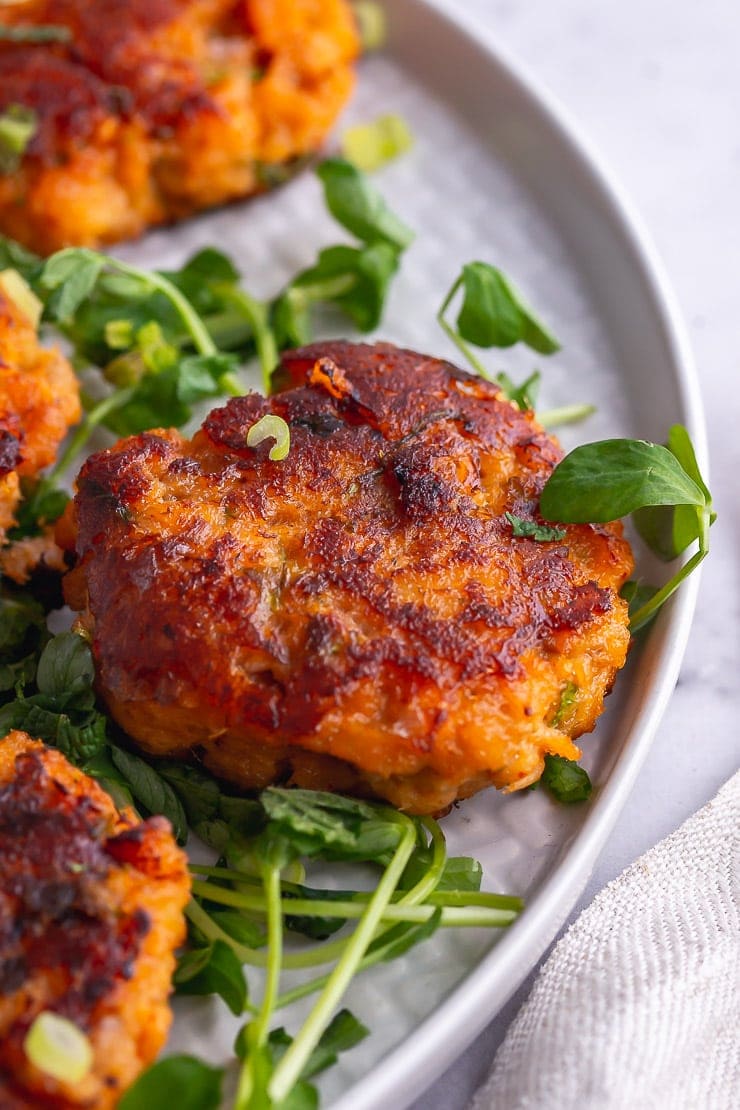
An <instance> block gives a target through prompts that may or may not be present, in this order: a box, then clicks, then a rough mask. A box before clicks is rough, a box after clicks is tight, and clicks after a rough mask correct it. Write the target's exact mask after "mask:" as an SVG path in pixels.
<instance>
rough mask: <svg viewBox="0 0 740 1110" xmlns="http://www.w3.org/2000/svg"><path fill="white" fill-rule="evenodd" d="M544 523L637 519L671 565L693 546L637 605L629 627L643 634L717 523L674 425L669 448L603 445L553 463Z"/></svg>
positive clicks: (685, 437)
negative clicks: (660, 585) (688, 556)
mask: <svg viewBox="0 0 740 1110" xmlns="http://www.w3.org/2000/svg"><path fill="white" fill-rule="evenodd" d="M540 511H541V513H542V515H543V517H544V518H545V519H546V520H550V521H555V522H557V523H559V524H576V523H582V524H585V523H594V524H596V523H605V522H608V521H611V520H619V519H620V518H622V517H626V516H629V515H630V514H635V517H636V523H637V525H638V528H639V530H640V532H641V534H642V535H643V537H644V538H645V539H646V541H647V542H648V544H649V546H650V547H651V549H652V550H653V551H655V553H656V554H657V555H659V556H660V557H661V558H663V559H672V558H675V557H676V556H678V555H680V554H682V553H683V552H684V551H686V550H687V549H688V548H689V547H691V546H692V544H694V543H696V550H695V551H694V554H693V555H692V556H691V557H690V558H689V559H687V561H686V562H685V563H684V564H683V566H681V567H680V568H679V569H678V570H677V571H676V573H675V574H674V575H673V576H672V577H671V578H670V579H669V580H668V582H666V583H665V585H664V586H662V587H661V588H660V589H658V590H656V591H655V592H654V593H653V594H652V595H651V596H649V597H645V596H644V595H643V597H642V598H641V601H640V603H639V604H638V606H637V608H635V609H633V612H632V614H631V617H630V628H631V629H632V631H633V632H638V631H639V630H640V629H642V628H644V627H645V625H647V624H648V623H649V622H650V621H651V620H652V619H653V617H654V616H655V615H656V613H657V612H658V610H659V609H660V607H661V606H662V605H664V604H665V602H666V601H667V600H668V599H669V598H670V597H671V596H672V595H673V594H674V593H675V591H676V590H677V589H678V587H679V586H680V585H681V583H682V582H683V581H685V579H686V578H688V576H689V575H690V574H691V573H692V571H694V570H695V569H696V568H697V567H698V566H699V564H700V563H701V562H702V561H703V559H704V558H705V557H706V555H707V554H708V552H709V529H710V527H711V525H712V524H713V523H714V520H715V519H716V514H715V512H714V510H713V508H712V497H711V494H710V492H709V490H708V488H707V485H706V483H705V482H704V479H703V478H702V476H701V473H700V471H699V467H698V464H697V461H696V455H695V452H694V448H693V445H692V443H691V439H690V437H689V434H688V432H687V431H686V429H685V428H684V427H683V426H682V425H680V424H675V425H674V426H673V427H672V428H671V430H670V432H669V435H668V444H667V446H665V447H664V446H663V445H662V444H659V443H649V442H647V441H645V440H634V439H608V440H601V441H599V442H598V443H588V444H585V445H584V446H582V447H576V449H575V450H574V451H571V453H570V454H569V455H566V457H565V458H564V459H563V460H562V462H560V463H559V464H558V466H557V467H556V468H555V470H554V471H553V473H552V474H551V475H550V478H549V479H548V481H547V483H546V485H545V487H544V489H543V491H542V494H541V497H540Z"/></svg>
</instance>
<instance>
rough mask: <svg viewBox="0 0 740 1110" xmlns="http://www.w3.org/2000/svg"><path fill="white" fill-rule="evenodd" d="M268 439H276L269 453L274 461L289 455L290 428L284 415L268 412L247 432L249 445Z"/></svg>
mask: <svg viewBox="0 0 740 1110" xmlns="http://www.w3.org/2000/svg"><path fill="white" fill-rule="evenodd" d="M266 439H274V440H275V443H274V445H273V446H272V447H271V448H270V454H269V455H268V458H269V459H271V460H272V462H280V461H281V460H282V459H284V458H285V457H286V456H287V454H288V451H290V428H289V427H288V425H287V424H286V423H285V421H284V420H283V418H282V416H274V415H273V414H272V413H268V414H267V415H266V416H263V417H262V419H261V420H258V421H257V423H256V424H253V425H252V427H251V428H250V429H249V431H248V432H247V447H257V446H258V445H259V444H260V443H262V442H263V441H264V440H266Z"/></svg>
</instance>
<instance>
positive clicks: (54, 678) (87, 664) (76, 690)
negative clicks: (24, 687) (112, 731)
mask: <svg viewBox="0 0 740 1110" xmlns="http://www.w3.org/2000/svg"><path fill="white" fill-rule="evenodd" d="M94 678H95V665H94V663H93V658H92V652H91V651H90V645H89V644H88V643H87V641H86V640H83V638H82V636H78V635H77V633H76V632H61V633H60V634H59V635H58V636H55V637H54V638H53V639H52V640H50V641H49V643H48V644H47V645H46V647H45V648H44V650H43V652H42V653H41V658H40V659H39V666H38V671H37V674H36V683H37V685H38V688H39V693H41V694H44V695H46V696H47V697H49V698H53V699H55V701H57V702H58V703H59V704H60V705H63V706H64V707H65V708H68V707H69V706H71V705H76V706H78V707H79V706H80V705H82V706H83V707H84V708H90V707H91V706H92V704H93V702H94V695H93V693H92V684H93V680H94Z"/></svg>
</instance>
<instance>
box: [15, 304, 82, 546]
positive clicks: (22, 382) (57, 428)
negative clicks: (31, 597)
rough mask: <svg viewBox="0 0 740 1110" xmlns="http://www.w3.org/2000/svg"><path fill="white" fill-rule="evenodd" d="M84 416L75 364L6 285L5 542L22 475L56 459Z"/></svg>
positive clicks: (33, 472)
mask: <svg viewBox="0 0 740 1110" xmlns="http://www.w3.org/2000/svg"><path fill="white" fill-rule="evenodd" d="M79 418H80V401H79V386H78V383H77V378H76V377H75V375H74V372H73V371H72V367H71V366H70V365H69V363H68V362H67V360H66V358H64V356H63V355H62V353H61V351H58V350H56V349H52V350H49V349H47V348H45V347H42V346H41V344H40V343H39V341H38V337H37V335H36V329H35V328H34V326H33V324H32V323H31V321H30V320H29V319H28V317H27V316H26V315H25V313H24V312H23V311H22V310H21V309H20V308H19V307H18V306H17V305H16V304H15V303H14V301H11V300H10V298H9V297H7V296H6V295H5V294H4V293H3V291H2V290H1V289H0V546H1V545H2V543H3V542H4V540H5V533H6V531H7V529H8V528H10V526H11V525H12V523H13V520H14V513H15V509H16V507H17V505H18V501H19V499H20V479H21V478H23V477H27V478H32V477H34V476H35V475H36V474H37V473H38V471H39V470H42V469H43V468H44V467H45V466H48V465H49V464H50V463H51V462H53V461H54V458H55V457H56V453H57V448H58V447H59V444H60V443H61V441H62V439H63V438H64V436H65V434H66V432H67V429H68V428H69V427H70V426H71V425H72V424H74V423H75V422H76V421H77V420H79Z"/></svg>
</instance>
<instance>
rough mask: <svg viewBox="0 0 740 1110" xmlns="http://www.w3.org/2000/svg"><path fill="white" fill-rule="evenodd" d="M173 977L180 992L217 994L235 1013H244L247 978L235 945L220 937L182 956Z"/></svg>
mask: <svg viewBox="0 0 740 1110" xmlns="http://www.w3.org/2000/svg"><path fill="white" fill-rule="evenodd" d="M172 981H173V983H174V984H175V987H176V989H177V993H178V994H187V995H208V994H217V995H219V996H220V997H221V998H223V1000H224V1002H225V1003H226V1005H227V1006H228V1007H229V1009H230V1010H231V1012H232V1014H235V1015H236V1016H237V1017H238V1016H239V1015H240V1014H243V1013H244V1008H245V1006H246V1003H247V981H246V979H245V977H244V969H243V968H242V965H241V964H240V962H239V959H238V957H237V956H236V955H235V953H234V951H233V949H232V948H230V947H229V945H228V944H226V943H225V942H224V941H221V940H216V941H214V942H213V944H212V945H210V946H209V947H208V948H196V949H194V950H192V951H190V952H186V954H185V955H184V956H183V957H182V958H181V960H180V962H179V964H178V966H177V970H176V971H175V974H174V976H173V977H172Z"/></svg>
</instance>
